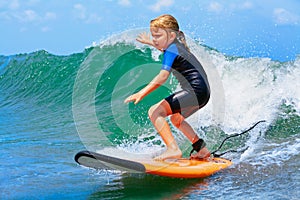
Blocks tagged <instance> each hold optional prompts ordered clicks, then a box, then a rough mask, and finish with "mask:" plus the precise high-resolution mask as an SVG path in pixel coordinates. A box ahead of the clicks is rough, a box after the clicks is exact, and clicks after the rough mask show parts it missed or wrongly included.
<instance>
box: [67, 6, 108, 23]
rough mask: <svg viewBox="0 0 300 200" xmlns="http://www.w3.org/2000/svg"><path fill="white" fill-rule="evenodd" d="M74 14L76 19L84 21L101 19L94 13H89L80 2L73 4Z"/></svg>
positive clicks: (96, 21) (91, 21)
mask: <svg viewBox="0 0 300 200" xmlns="http://www.w3.org/2000/svg"><path fill="white" fill-rule="evenodd" d="M73 8H74V14H75V17H76V18H77V19H80V20H82V21H84V22H85V23H88V24H92V23H99V22H101V21H102V18H101V17H100V16H99V15H97V14H96V13H89V12H88V10H87V8H86V7H85V6H83V5H82V4H75V5H74V6H73Z"/></svg>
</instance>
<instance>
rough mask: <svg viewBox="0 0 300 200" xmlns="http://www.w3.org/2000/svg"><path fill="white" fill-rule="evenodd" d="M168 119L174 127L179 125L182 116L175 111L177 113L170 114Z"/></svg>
mask: <svg viewBox="0 0 300 200" xmlns="http://www.w3.org/2000/svg"><path fill="white" fill-rule="evenodd" d="M170 120H171V122H172V124H173V125H174V126H175V127H180V126H181V123H182V122H183V120H184V118H183V116H182V115H181V114H179V113H177V114H174V115H171V117H170Z"/></svg>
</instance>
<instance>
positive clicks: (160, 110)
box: [149, 100, 182, 160]
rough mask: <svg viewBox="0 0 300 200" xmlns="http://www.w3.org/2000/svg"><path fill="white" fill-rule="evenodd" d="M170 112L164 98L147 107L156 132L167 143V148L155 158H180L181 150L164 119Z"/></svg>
mask: <svg viewBox="0 0 300 200" xmlns="http://www.w3.org/2000/svg"><path fill="white" fill-rule="evenodd" d="M171 114H172V110H171V108H170V105H169V103H168V102H167V101H166V100H162V101H161V102H159V103H157V104H155V105H154V106H152V107H151V108H150V109H149V118H150V120H151V122H152V123H153V125H154V127H155V128H156V130H157V132H158V133H159V134H160V136H161V137H162V139H163V141H164V142H165V144H166V145H167V150H166V151H165V152H164V153H162V154H161V155H159V156H157V157H155V158H154V159H155V160H165V159H167V158H180V157H181V156H182V152H181V151H180V149H179V147H178V145H177V143H176V141H175V138H174V136H173V135H172V132H171V129H170V126H169V124H168V122H167V120H166V119H165V118H166V117H167V116H168V115H171Z"/></svg>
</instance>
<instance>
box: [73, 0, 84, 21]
mask: <svg viewBox="0 0 300 200" xmlns="http://www.w3.org/2000/svg"><path fill="white" fill-rule="evenodd" d="M73 8H74V13H75V16H76V17H77V18H78V19H85V18H86V8H85V7H84V6H83V5H82V4H79V3H78V4H75V5H74V6H73Z"/></svg>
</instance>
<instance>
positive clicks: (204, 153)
mask: <svg viewBox="0 0 300 200" xmlns="http://www.w3.org/2000/svg"><path fill="white" fill-rule="evenodd" d="M209 157H210V152H209V151H208V149H207V148H206V147H203V148H202V149H201V150H200V151H199V152H197V153H196V154H192V155H191V159H196V160H197V159H198V160H199V159H207V158H209Z"/></svg>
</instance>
